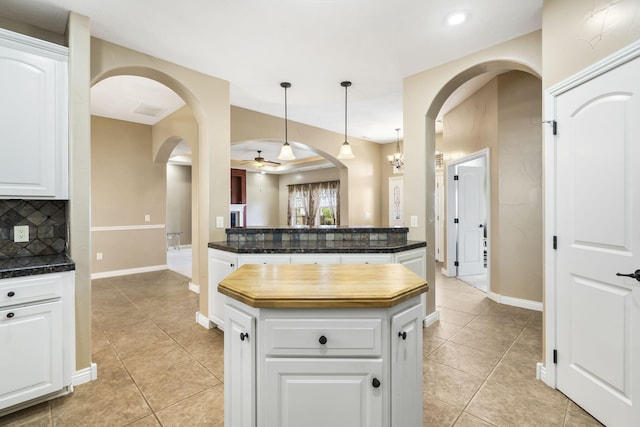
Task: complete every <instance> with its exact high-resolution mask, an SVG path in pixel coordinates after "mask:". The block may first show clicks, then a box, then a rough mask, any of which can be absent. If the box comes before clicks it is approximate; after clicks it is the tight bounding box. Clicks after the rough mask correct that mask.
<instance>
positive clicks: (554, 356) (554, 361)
mask: <svg viewBox="0 0 640 427" xmlns="http://www.w3.org/2000/svg"><path fill="white" fill-rule="evenodd" d="M553 363H554V364H557V363H558V350H556V349H553Z"/></svg>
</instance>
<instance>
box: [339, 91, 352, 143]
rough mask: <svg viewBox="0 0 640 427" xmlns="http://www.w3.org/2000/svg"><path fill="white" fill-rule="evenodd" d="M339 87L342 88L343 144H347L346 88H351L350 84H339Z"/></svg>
mask: <svg viewBox="0 0 640 427" xmlns="http://www.w3.org/2000/svg"><path fill="white" fill-rule="evenodd" d="M340 86H342V87H343V88H344V142H347V88H348V87H349V86H351V82H348V81H345V82H341V83H340Z"/></svg>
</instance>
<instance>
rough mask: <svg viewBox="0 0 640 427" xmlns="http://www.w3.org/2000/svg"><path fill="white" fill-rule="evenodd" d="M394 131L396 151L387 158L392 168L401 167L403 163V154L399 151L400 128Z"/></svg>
mask: <svg viewBox="0 0 640 427" xmlns="http://www.w3.org/2000/svg"><path fill="white" fill-rule="evenodd" d="M396 133H397V134H398V136H397V139H396V152H395V153H393V154H389V155H388V156H387V160H388V161H389V163H390V164H391V165H392V166H393V167H394V168H396V169H401V168H402V166H403V165H404V154H402V151H400V128H398V129H396Z"/></svg>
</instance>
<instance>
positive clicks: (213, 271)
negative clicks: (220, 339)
mask: <svg viewBox="0 0 640 427" xmlns="http://www.w3.org/2000/svg"><path fill="white" fill-rule="evenodd" d="M237 268H238V255H236V254H234V253H231V252H224V251H216V250H213V249H209V320H210V321H211V322H213V323H215V324H216V325H218V326H222V325H224V295H222V294H221V293H220V292H218V283H220V282H221V281H222V279H224V278H225V277H227V276H228V275H229V274H231V273H233V272H234V271H235V270H236V269H237Z"/></svg>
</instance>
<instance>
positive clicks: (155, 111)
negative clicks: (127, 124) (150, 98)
mask: <svg viewBox="0 0 640 427" xmlns="http://www.w3.org/2000/svg"><path fill="white" fill-rule="evenodd" d="M165 111H167V109H166V108H162V107H154V106H153V105H148V104H145V103H140V105H138V107H137V108H136V109H135V110H133V112H134V113H136V114H143V115H145V116H149V117H158V116H159V115H161V114H162V113H164V112H165Z"/></svg>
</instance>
